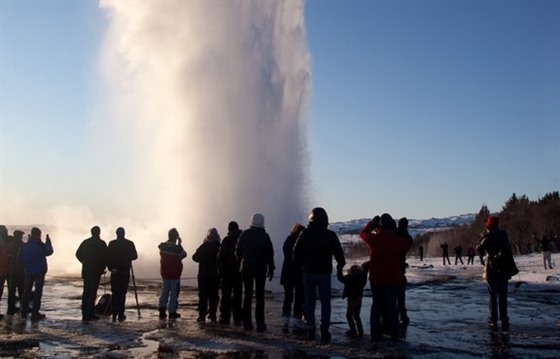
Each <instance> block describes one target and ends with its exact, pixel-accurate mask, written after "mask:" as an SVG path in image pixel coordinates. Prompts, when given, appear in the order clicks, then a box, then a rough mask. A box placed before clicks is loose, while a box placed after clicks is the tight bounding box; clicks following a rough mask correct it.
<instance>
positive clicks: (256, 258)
mask: <svg viewBox="0 0 560 359" xmlns="http://www.w3.org/2000/svg"><path fill="white" fill-rule="evenodd" d="M235 254H236V257H237V260H238V262H239V263H240V264H239V271H240V272H241V275H242V277H243V287H244V290H245V293H244V299H243V328H244V329H245V330H252V329H253V324H252V316H251V311H252V310H251V306H252V301H253V285H254V288H255V299H256V305H255V320H256V323H257V332H264V331H265V330H266V324H265V320H264V287H265V283H266V278H267V276H268V279H269V280H272V278H273V277H274V269H275V267H274V249H273V247H272V241H271V240H270V236H269V235H268V233H266V230H265V229H264V216H263V215H262V214H260V213H255V214H253V216H252V217H251V222H250V224H249V228H248V229H246V230H244V231H243V232H241V235H240V236H239V240H238V241H237V247H236V249H235Z"/></svg>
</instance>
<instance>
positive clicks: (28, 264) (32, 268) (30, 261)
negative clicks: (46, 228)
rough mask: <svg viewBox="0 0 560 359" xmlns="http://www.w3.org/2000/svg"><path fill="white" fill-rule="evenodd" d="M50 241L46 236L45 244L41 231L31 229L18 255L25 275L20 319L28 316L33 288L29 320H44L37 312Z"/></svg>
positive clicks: (49, 250) (51, 252)
mask: <svg viewBox="0 0 560 359" xmlns="http://www.w3.org/2000/svg"><path fill="white" fill-rule="evenodd" d="M53 252H54V251H53V247H52V243H51V239H50V237H49V235H48V234H47V238H46V240H45V243H43V241H42V240H41V230H40V229H39V228H37V227H33V228H32V229H31V237H30V238H29V240H28V241H27V243H25V244H23V245H22V246H21V248H20V250H19V253H18V257H17V258H18V261H19V263H20V264H21V266H22V267H23V271H24V273H25V279H24V291H23V299H22V300H21V317H22V318H27V315H28V314H29V300H30V298H31V291H32V289H33V287H35V292H34V294H33V309H32V310H31V320H40V319H43V318H45V315H44V314H42V313H41V312H40V311H39V310H40V309H41V299H42V298H43V286H44V284H45V275H46V274H47V270H48V267H47V257H48V256H50V255H51V254H53Z"/></svg>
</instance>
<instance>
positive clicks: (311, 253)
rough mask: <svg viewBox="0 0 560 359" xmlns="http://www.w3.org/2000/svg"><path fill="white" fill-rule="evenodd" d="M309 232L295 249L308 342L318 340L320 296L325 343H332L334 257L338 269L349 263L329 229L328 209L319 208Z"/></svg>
mask: <svg viewBox="0 0 560 359" xmlns="http://www.w3.org/2000/svg"><path fill="white" fill-rule="evenodd" d="M308 219H309V225H308V226H307V228H305V229H304V230H303V231H302V232H301V234H300V236H299V238H298V240H297V241H296V244H295V246H294V262H295V263H296V265H297V266H299V267H300V268H301V271H302V273H303V288H304V297H305V299H304V301H305V319H306V321H307V324H306V329H307V339H308V340H314V339H315V305H316V292H317V290H318V291H319V299H320V301H321V342H322V343H328V342H329V341H330V340H331V333H330V332H329V327H330V325H331V274H332V271H333V265H332V261H333V257H334V259H336V263H337V269H340V268H344V265H345V264H346V260H345V259H344V252H343V251H342V246H341V245H340V240H339V239H338V236H337V235H336V233H335V232H333V231H331V230H330V229H328V228H327V227H328V226H329V217H328V215H327V212H326V211H325V209H324V208H321V207H316V208H313V209H312V210H311V213H310V214H309V216H308Z"/></svg>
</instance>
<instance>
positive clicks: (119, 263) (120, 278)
mask: <svg viewBox="0 0 560 359" xmlns="http://www.w3.org/2000/svg"><path fill="white" fill-rule="evenodd" d="M116 234H117V238H116V239H114V240H112V241H111V242H109V245H108V247H107V268H108V269H109V271H110V272H111V294H112V310H113V322H115V321H117V319H118V321H119V322H124V321H125V320H126V316H125V315H124V311H125V302H126V293H127V291H128V283H129V281H130V267H131V266H132V261H133V260H136V259H138V253H137V252H136V246H135V245H134V242H132V241H131V240H128V239H126V238H125V237H124V235H125V230H124V228H122V227H119V228H117V231H116Z"/></svg>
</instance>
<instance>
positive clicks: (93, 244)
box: [76, 226, 107, 322]
mask: <svg viewBox="0 0 560 359" xmlns="http://www.w3.org/2000/svg"><path fill="white" fill-rule="evenodd" d="M100 234H101V229H100V228H99V227H98V226H95V227H92V228H91V237H90V238H88V239H86V240H84V241H83V242H82V243H81V244H80V246H79V247H78V250H77V251H76V258H78V260H79V261H80V263H82V279H83V281H84V289H83V292H82V320H83V321H84V322H88V321H90V320H97V319H99V317H98V316H97V315H95V313H94V308H95V299H96V298H97V288H99V281H100V280H101V275H103V273H104V272H105V268H106V267H107V243H105V241H104V240H102V239H101V238H100V237H99V236H100Z"/></svg>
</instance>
